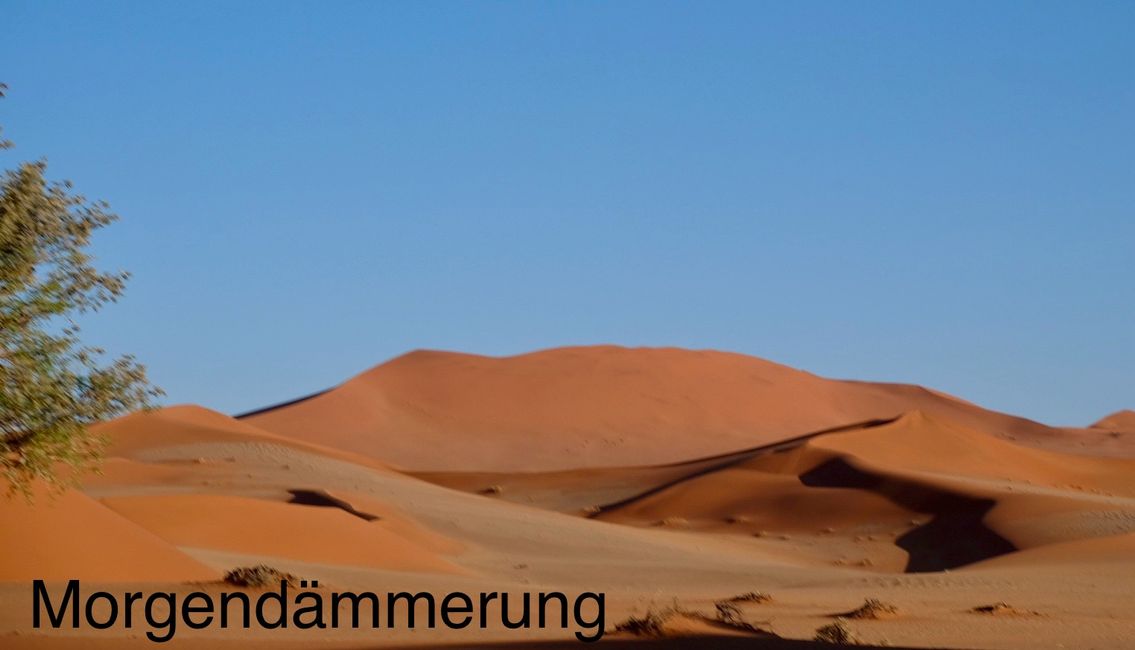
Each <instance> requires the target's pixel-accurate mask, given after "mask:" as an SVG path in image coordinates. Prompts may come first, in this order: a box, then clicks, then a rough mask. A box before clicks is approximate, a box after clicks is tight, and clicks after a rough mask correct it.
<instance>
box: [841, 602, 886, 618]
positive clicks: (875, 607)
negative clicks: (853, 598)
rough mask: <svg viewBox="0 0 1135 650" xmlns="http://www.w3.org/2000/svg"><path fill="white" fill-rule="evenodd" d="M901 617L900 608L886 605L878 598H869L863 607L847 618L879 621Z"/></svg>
mask: <svg viewBox="0 0 1135 650" xmlns="http://www.w3.org/2000/svg"><path fill="white" fill-rule="evenodd" d="M898 615H899V608H898V607H895V606H894V605H892V604H890V603H884V602H883V601H881V600H878V599H876V598H868V599H867V600H865V601H863V605H862V606H861V607H860V608H859V609H856V610H854V611H852V612H849V613H848V614H846V616H847V618H856V619H865V620H878V619H882V618H894V617H895V616H898Z"/></svg>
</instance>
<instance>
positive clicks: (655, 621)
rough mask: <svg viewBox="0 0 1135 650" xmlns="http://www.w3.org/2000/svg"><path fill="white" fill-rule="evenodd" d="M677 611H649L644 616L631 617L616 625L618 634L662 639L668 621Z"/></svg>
mask: <svg viewBox="0 0 1135 650" xmlns="http://www.w3.org/2000/svg"><path fill="white" fill-rule="evenodd" d="M676 611H677V610H675V609H672V608H670V609H665V610H662V611H658V612H656V611H654V610H647V612H646V613H645V614H643V615H642V616H631V617H630V618H628V619H627V620H625V621H623V622H621V623H618V624H617V625H615V631H616V632H626V633H627V634H633V635H635V636H651V637H660V636H662V635H663V633H664V625H665V623H666V620H667V619H668V618H670V617H671V616H673V615H674V613H675V612H676Z"/></svg>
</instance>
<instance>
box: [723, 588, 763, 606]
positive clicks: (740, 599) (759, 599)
mask: <svg viewBox="0 0 1135 650" xmlns="http://www.w3.org/2000/svg"><path fill="white" fill-rule="evenodd" d="M771 600H772V596H770V595H769V594H766V593H765V592H763V591H750V592H748V593H744V594H741V595H739V596H734V597H732V598H730V599H729V600H728V602H731V603H767V602H769V601H771Z"/></svg>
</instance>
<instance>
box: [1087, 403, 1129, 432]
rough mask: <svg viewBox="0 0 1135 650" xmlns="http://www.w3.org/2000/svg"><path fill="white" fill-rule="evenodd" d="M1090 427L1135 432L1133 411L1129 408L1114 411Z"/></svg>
mask: <svg viewBox="0 0 1135 650" xmlns="http://www.w3.org/2000/svg"><path fill="white" fill-rule="evenodd" d="M1092 428H1093V429H1107V430H1109V431H1124V432H1130V433H1135V411H1132V410H1130V409H1125V410H1122V411H1116V412H1115V413H1112V414H1111V415H1109V416H1107V417H1105V418H1103V419H1102V420H1100V421H1099V422H1096V423H1095V424H1093V425H1092Z"/></svg>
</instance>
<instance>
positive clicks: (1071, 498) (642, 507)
mask: <svg viewBox="0 0 1135 650" xmlns="http://www.w3.org/2000/svg"><path fill="white" fill-rule="evenodd" d="M1133 472H1135V462H1133V461H1128V460H1121V459H1104V458H1090V457H1082V456H1080V457H1078V456H1070V455H1063V454H1053V453H1051V452H1045V451H1041V450H1036V449H1029V448H1024V447H1020V446H1017V445H1013V444H1011V443H1007V442H1003V441H1001V440H998V439H996V438H993V437H990V436H988V435H985V434H983V433H981V432H980V431H977V430H974V429H971V428H969V427H966V426H964V425H961V424H958V423H956V422H953V421H951V420H948V419H946V418H942V417H936V416H929V415H927V414H925V413H921V412H912V413H908V414H905V415H903V416H902V417H899V418H896V419H895V420H892V421H888V422H873V423H868V424H866V425H862V426H858V427H851V428H847V429H843V430H840V431H836V432H828V433H824V434H821V435H816V436H810V437H806V438H804V439H801V440H800V441H799V442H798V444H795V445H791V446H787V448H786V447H785V446H779V447H770V448H764V449H757V450H752V451H750V452H746V453H745V454H742V455H740V456H738V457H736V458H734V459H732V460H731V461H730V462H728V463H725V464H724V465H722V466H718V467H715V468H708V469H706V470H702V471H697V472H694V473H692V474H691V475H690V476H688V477H686V478H683V479H680V480H676V481H671V482H668V483H665V484H662V485H659V486H656V487H654V488H651V489H650V490H647V491H646V492H644V493H643V494H641V495H638V496H636V497H633V498H629V499H625V500H623V501H621V502H619V503H614V504H609V505H608V506H607V507H604V508H603V509H602V510H601V512H600V513H598V514H597V515H596V516H597V517H599V518H601V519H605V520H609V521H616V522H621V523H630V524H636V525H658V524H659V523H665V522H674V521H681V522H682V523H683V527H692V528H696V529H701V530H719V531H733V532H745V533H753V532H759V531H769V530H772V531H791V532H794V533H796V532H804V533H809V534H817V533H825V532H826V533H838V532H842V531H851V532H852V533H853V534H859V533H862V534H868V533H881V534H883V535H884V536H889V537H893V539H894V544H895V545H896V546H897V547H899V548H901V549H902V550H903V551H904V552H905V553H906V555H907V560H906V563H905V567H904V569H905V570H906V571H908V572H922V571H936V570H941V569H948V568H956V567H960V566H965V565H968V564H972V563H974V562H979V561H981V560H985V559H988V558H991V557H996V556H1000V555H1005V554H1008V553H1012V552H1014V551H1016V550H1018V549H1020V548H1029V547H1032V546H1038V545H1043V544H1047V543H1053V542H1058V541H1064V540H1061V539H1060V537H1059V536H1058V535H1057V536H1056V537H1053V535H1052V527H1051V526H1045V525H1039V526H1038V525H1035V523H1034V525H1032V526H1031V527H1030V526H1027V525H1025V526H1022V525H1021V522H1022V521H1024V522H1029V521H1030V520H1032V521H1034V522H1035V521H1040V520H1043V518H1044V517H1049V516H1052V515H1057V516H1062V517H1065V518H1067V517H1073V518H1074V517H1075V516H1076V515H1077V514H1079V513H1081V512H1083V511H1087V512H1088V513H1089V514H1090V515H1091V516H1093V517H1097V518H1100V519H1110V520H1112V521H1114V520H1115V519H1116V518H1117V517H1118V518H1119V519H1120V520H1121V521H1123V522H1126V521H1127V514H1128V513H1130V512H1131V507H1132V505H1133V504H1132V502H1131V499H1130V497H1131V496H1132V495H1133V491H1135V486H1133V485H1132V481H1131V478H1130V477H1131V476H1132V475H1133V474H1132V473H1133ZM1038 528H1039V529H1043V530H1045V531H1047V533H1046V534H1047V537H1045V536H1044V535H1037V534H1035V529H1038ZM1118 530H1123V527H1122V526H1119V527H1118ZM1089 532H1090V531H1089ZM1109 532H1115V530H1114V529H1113V530H1111V531H1108V530H1101V531H1099V534H1101V535H1106V534H1108V533H1109ZM1080 534H1084V527H1081V530H1079V531H1073V532H1070V533H1069V537H1070V538H1074V537H1075V536H1076V535H1080Z"/></svg>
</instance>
